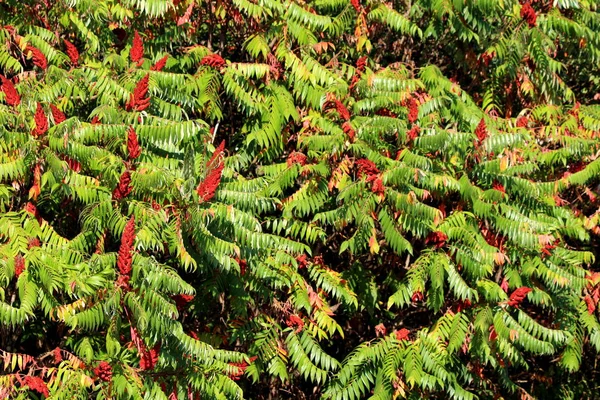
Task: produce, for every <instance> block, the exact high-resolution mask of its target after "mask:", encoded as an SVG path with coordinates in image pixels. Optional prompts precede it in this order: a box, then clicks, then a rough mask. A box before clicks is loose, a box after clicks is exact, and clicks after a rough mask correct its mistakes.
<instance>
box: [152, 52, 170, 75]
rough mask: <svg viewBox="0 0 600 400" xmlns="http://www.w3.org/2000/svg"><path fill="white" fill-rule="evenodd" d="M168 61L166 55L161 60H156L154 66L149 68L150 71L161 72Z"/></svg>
mask: <svg viewBox="0 0 600 400" xmlns="http://www.w3.org/2000/svg"><path fill="white" fill-rule="evenodd" d="M168 59H169V55H168V54H166V55H165V56H164V57H163V58H161V59H160V60H158V61H157V62H156V64H154V65H153V66H152V67H150V71H162V69H163V68H164V67H165V65H167V60H168Z"/></svg>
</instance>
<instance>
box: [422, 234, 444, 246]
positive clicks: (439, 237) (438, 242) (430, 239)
mask: <svg viewBox="0 0 600 400" xmlns="http://www.w3.org/2000/svg"><path fill="white" fill-rule="evenodd" d="M446 240H448V236H446V234H445V233H444V232H440V231H435V232H430V233H429V235H427V237H426V238H425V244H433V245H434V246H435V248H436V249H439V248H441V247H444V246H445V245H446Z"/></svg>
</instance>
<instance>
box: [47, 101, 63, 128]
mask: <svg viewBox="0 0 600 400" xmlns="http://www.w3.org/2000/svg"><path fill="white" fill-rule="evenodd" d="M50 110H51V111H52V118H54V123H55V124H56V125H58V124H60V123H61V122H63V121H65V120H66V119H67V117H66V116H65V114H64V113H63V112H62V111H60V110H59V109H58V107H56V106H55V105H54V104H50Z"/></svg>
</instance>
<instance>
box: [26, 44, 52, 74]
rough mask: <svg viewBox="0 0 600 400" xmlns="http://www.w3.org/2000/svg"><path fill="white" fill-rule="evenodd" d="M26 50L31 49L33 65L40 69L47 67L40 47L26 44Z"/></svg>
mask: <svg viewBox="0 0 600 400" xmlns="http://www.w3.org/2000/svg"><path fill="white" fill-rule="evenodd" d="M27 50H29V51H31V54H32V56H33V64H34V65H37V66H38V67H40V68H41V69H46V68H47V67H48V60H46V56H45V55H44V53H42V52H41V51H40V49H38V48H37V47H33V46H27Z"/></svg>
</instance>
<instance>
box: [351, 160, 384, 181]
mask: <svg viewBox="0 0 600 400" xmlns="http://www.w3.org/2000/svg"><path fill="white" fill-rule="evenodd" d="M355 165H356V167H357V168H358V176H359V177H362V176H367V178H369V177H371V176H374V175H377V174H379V169H378V168H377V166H376V165H375V163H374V162H373V161H371V160H368V159H366V158H361V159H360V160H356V163H355Z"/></svg>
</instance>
